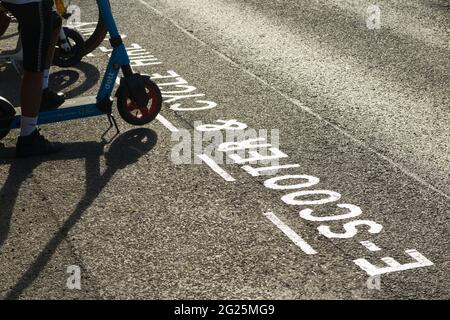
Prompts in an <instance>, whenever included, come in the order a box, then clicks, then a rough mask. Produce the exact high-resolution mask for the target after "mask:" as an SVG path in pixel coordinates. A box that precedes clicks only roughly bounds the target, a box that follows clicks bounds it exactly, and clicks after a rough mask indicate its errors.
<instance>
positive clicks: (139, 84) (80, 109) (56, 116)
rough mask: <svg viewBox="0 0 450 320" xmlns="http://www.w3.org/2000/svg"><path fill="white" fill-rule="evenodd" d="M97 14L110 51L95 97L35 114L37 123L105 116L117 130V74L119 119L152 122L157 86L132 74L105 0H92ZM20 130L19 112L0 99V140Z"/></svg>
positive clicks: (158, 105) (157, 107)
mask: <svg viewBox="0 0 450 320" xmlns="http://www.w3.org/2000/svg"><path fill="white" fill-rule="evenodd" d="M96 1H97V3H98V6H99V9H100V14H101V15H102V17H103V20H104V21H105V23H106V25H107V28H108V31H109V35H110V40H109V41H110V43H111V46H112V48H113V51H112V54H111V58H110V60H109V63H108V67H107V69H106V72H105V75H104V78H103V80H102V83H101V86H100V89H99V92H98V94H97V96H96V97H95V96H93V97H82V98H76V99H71V100H67V101H66V103H65V104H64V105H63V106H61V107H60V108H59V109H57V110H52V111H47V112H41V113H39V120H38V121H39V122H38V124H47V123H55V122H62V121H68V120H74V119H82V118H89V117H95V116H100V115H106V116H107V117H108V120H109V123H110V128H111V127H113V126H115V128H116V130H117V132H119V128H118V126H117V123H116V121H115V119H114V116H113V113H112V105H113V99H112V98H111V95H112V93H113V90H114V85H115V83H116V80H117V77H118V75H119V71H120V70H122V74H123V77H122V78H121V80H120V85H119V88H118V89H117V91H116V93H115V97H116V98H117V108H118V111H119V114H120V116H121V117H122V118H123V119H124V120H125V121H126V122H128V123H130V124H132V125H138V126H141V125H145V124H147V123H149V122H151V121H153V120H154V119H155V118H156V116H157V115H158V113H159V112H160V111H161V105H162V97H161V91H160V90H159V88H158V86H157V85H156V84H155V83H154V82H153V81H152V80H151V79H150V77H149V76H146V75H141V74H139V73H134V72H133V70H132V68H131V66H130V59H129V57H128V53H127V50H126V48H125V45H124V44H123V42H122V38H121V37H120V34H119V31H118V29H117V25H116V22H115V20H114V16H113V13H112V11H111V7H110V5H109V2H108V1H107V0H96ZM19 127H20V110H19V109H17V110H16V109H15V108H14V107H13V106H12V104H11V103H10V102H8V101H7V100H6V99H4V98H2V97H0V140H1V139H3V138H4V137H6V136H7V135H8V133H9V131H10V130H11V129H16V128H19Z"/></svg>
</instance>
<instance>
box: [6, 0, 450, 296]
mask: <svg viewBox="0 0 450 320" xmlns="http://www.w3.org/2000/svg"><path fill="white" fill-rule="evenodd" d="M111 3H112V8H113V11H114V13H115V16H116V19H117V24H118V26H119V29H120V31H121V33H122V35H123V37H124V41H125V43H126V46H127V47H128V48H129V49H130V52H131V53H132V59H131V60H132V65H133V66H134V69H135V70H136V71H138V72H141V73H146V74H150V75H152V77H153V79H154V80H155V81H156V82H157V83H158V84H159V85H160V87H161V90H162V91H163V93H164V96H165V103H164V105H163V110H162V112H161V117H159V118H158V119H157V120H155V121H154V122H153V123H151V124H150V125H147V126H145V127H141V128H138V127H132V126H130V125H128V124H126V123H125V122H124V121H122V120H121V119H118V120H119V126H120V128H121V134H120V135H119V136H118V137H116V138H115V139H114V140H113V141H112V142H103V141H102V139H101V136H102V134H103V132H104V131H105V130H106V129H107V127H108V122H107V120H106V119H105V118H103V117H100V118H92V119H89V120H81V121H72V122H67V123H59V124H55V125H48V126H43V127H42V129H43V132H44V133H45V135H46V136H48V138H50V139H53V140H60V141H62V142H64V143H65V145H66V147H65V150H64V151H63V152H62V153H60V154H58V155H55V156H51V157H45V158H42V157H41V158H35V159H28V160H16V159H14V145H15V140H16V138H17V132H13V133H11V134H10V135H9V136H8V137H7V138H6V139H4V140H3V141H2V142H3V144H4V145H3V147H0V201H1V202H0V266H1V267H0V296H1V297H2V298H6V299H16V298H20V299H36V298H37V299H43V298H52V299H79V298H85V299H94V298H113V299H119V298H137V299H141V298H147V299H180V298H187V299H222V298H224V299H231V298H233V299H372V298H381V299H393V298H401V299H418V298H437V299H448V298H450V127H449V124H450V112H449V111H450V91H449V90H450V89H449V88H450V73H449V70H450V45H449V39H450V38H449V33H450V29H449V26H450V4H449V2H448V1H444V0H419V1H412V0H411V1H410V0H402V1H395V2H392V1H384V0H382V1H377V5H378V7H370V6H371V5H372V4H373V3H372V1H366V0H332V1H330V0H326V1H325V0H310V1H293V0H285V1H283V0H277V1H268V0H264V1H261V0H246V1H244V0H232V1H224V0H209V1H204V0H191V1H177V0H134V1H131V0H126V1H124V0H121V1H119V0H112V1H111ZM82 9H83V10H82V16H81V18H82V21H83V22H86V23H87V22H91V21H92V20H93V18H92V12H93V10H92V8H87V7H86V8H82ZM378 9H379V10H378ZM378 22H379V23H380V24H377V23H378ZM11 29H12V30H10V31H9V33H8V34H9V35H10V36H9V37H7V38H6V39H2V40H1V42H0V43H1V49H2V50H4V49H6V48H9V49H11V48H13V47H14V43H15V41H16V37H15V36H14V34H13V32H14V31H15V30H14V28H11ZM108 50H109V43H108V42H107V41H105V42H104V45H103V46H102V47H100V48H98V49H97V50H96V51H94V52H93V54H92V55H90V56H89V57H86V58H85V59H84V60H83V63H82V64H80V65H79V66H77V67H75V68H69V69H65V70H62V69H56V68H55V69H54V73H53V75H52V77H51V86H52V87H53V88H54V89H58V90H63V91H65V92H67V94H68V96H69V97H70V98H74V97H79V96H89V95H95V93H96V90H97V88H98V80H99V79H101V77H102V73H103V71H104V69H105V66H106V62H107V59H108V53H109V51H108ZM18 86H19V77H18V76H17V74H16V73H15V71H14V69H13V67H12V66H11V64H8V63H3V64H0V95H2V96H5V97H7V98H8V99H10V100H11V101H13V102H14V103H16V104H18ZM116 114H117V112H116ZM117 118H119V115H118V114H117ZM218 120H223V121H224V122H218ZM231 120H235V121H236V123H238V124H237V125H235V126H234V127H233V126H230V123H231V122H230V121H231ZM226 121H228V122H226ZM225 122H226V123H225ZM236 123H235V124H236ZM208 125H209V126H208ZM211 125H214V126H211ZM239 125H240V126H239ZM221 126H222V127H221ZM244 128H246V130H247V131H245V132H247V133H249V132H250V131H249V130H250V129H253V130H254V132H256V133H257V137H258V138H261V137H263V138H261V139H262V140H260V141H259V143H264V141H263V140H264V133H265V132H266V133H267V135H266V136H267V139H266V141H265V142H266V143H268V144H270V145H271V147H272V149H267V146H266V148H265V149H264V148H259V149H260V151H261V150H262V151H261V152H260V154H264V152H263V151H264V150H266V153H265V156H266V157H269V156H272V157H273V159H272V162H270V164H269V163H268V162H262V161H256V162H255V161H253V162H252V163H248V162H246V159H249V158H252V157H257V156H258V153H257V151H256V150H257V149H255V148H254V147H252V148H248V145H247V150H246V151H245V150H244V151H243V153H242V152H241V155H240V157H241V161H239V160H240V159H239V155H236V156H234V157H233V156H231V154H232V153H231V152H229V151H230V150H226V149H224V148H225V146H226V145H224V144H222V145H221V142H225V141H228V140H225V139H226V138H227V135H228V134H231V133H239V132H241V133H242V132H243V131H244ZM206 129H208V130H211V131H206V132H203V134H205V136H204V139H205V141H204V143H203V146H204V148H202V147H201V144H200V147H198V144H197V145H196V147H194V146H191V144H190V143H189V141H190V140H189V139H188V138H189V137H191V138H192V140H191V141H196V140H195V138H196V137H197V139H198V137H200V139H202V136H201V135H202V130H206ZM232 129H236V130H232ZM261 130H262V131H261ZM264 130H266V131H264ZM113 134H114V132H113V131H110V132H108V133H107V134H106V138H107V140H109V139H110V138H113ZM212 136H215V138H214V140H211V137H212ZM180 139H181V140H180ZM221 139H222V140H221ZM180 141H182V143H184V144H182V145H183V146H185V147H186V148H185V149H184V151H185V153H184V154H183V155H184V158H182V159H181V160H180V157H177V151H179V148H180ZM218 141H219V142H218ZM261 141H262V142H261ZM208 146H209V149H208ZM228 146H230V145H228ZM240 146H242V144H241V145H240ZM219 147H220V150H222V151H224V152H222V153H220V152H215V153H212V154H211V155H210V156H209V157H206V156H202V155H205V154H206V155H208V152H210V151H211V149H214V150H216V151H217V150H219ZM248 149H250V151H252V153H249V152H248V151H249V150H248ZM220 150H219V151H220ZM187 151H190V152H187ZM225 151H226V152H225ZM199 156H200V157H199ZM260 157H263V158H264V156H260ZM201 158H203V159H201ZM211 159H212V160H213V161H211ZM276 161H278V163H276ZM274 163H275V165H279V166H283V167H280V168H279V169H278V170H272V171H270V170H269V171H268V170H265V171H263V170H260V171H256V170H255V169H256V168H264V167H268V166H273V165H274ZM251 168H253V170H251ZM259 174H262V175H259ZM74 270H75V272H74V274H71V273H70V272H72V271H74ZM78 271H79V275H80V279H81V282H80V288H79V289H76V288H75V289H73V286H72V287H71V285H70V284H74V283H77V279H78V278H77V275H78ZM74 279H75V280H74ZM73 281H75V282H73ZM68 282H69V285H68Z"/></svg>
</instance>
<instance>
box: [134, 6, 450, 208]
mask: <svg viewBox="0 0 450 320" xmlns="http://www.w3.org/2000/svg"><path fill="white" fill-rule="evenodd" d="M139 2H140V3H141V4H142V5H144V6H145V7H147V8H148V9H150V10H152V11H153V12H155V13H156V14H157V15H159V16H160V17H161V18H162V19H163V20H166V21H167V22H169V23H171V24H172V25H174V26H175V27H176V28H177V29H179V30H180V31H181V32H183V33H184V34H186V35H187V36H188V37H190V38H192V39H194V40H195V41H197V42H198V43H200V44H201V45H203V46H204V47H206V48H208V49H209V50H211V51H212V52H214V53H216V54H217V55H218V56H220V57H221V58H223V59H224V60H226V61H228V62H229V63H230V64H232V65H233V66H235V67H236V68H238V69H240V70H241V71H242V72H244V73H246V74H248V75H249V76H251V77H252V78H254V79H255V80H257V81H258V82H260V83H262V84H263V85H264V86H266V87H268V88H270V89H271V90H273V91H274V92H276V93H278V94H279V95H280V96H282V97H283V98H285V99H286V100H288V101H290V102H291V103H292V104H294V105H296V106H297V107H299V108H301V109H302V110H303V111H305V112H307V113H308V114H310V115H311V116H313V117H315V118H316V119H317V120H319V121H322V122H324V123H325V124H326V125H328V126H330V127H332V128H333V129H335V130H336V131H338V132H339V133H341V134H343V135H344V136H346V137H347V138H349V139H350V140H352V141H353V142H355V143H356V144H358V145H360V146H362V147H364V148H365V149H366V150H368V151H370V152H372V153H373V154H375V155H377V156H378V157H380V158H381V159H382V160H384V161H386V162H388V163H389V164H390V165H392V166H393V167H395V168H397V169H399V170H400V171H401V172H403V173H404V174H405V175H407V176H409V177H410V178H412V179H414V180H416V181H417V182H419V183H420V184H422V185H423V186H425V187H427V188H429V189H431V190H433V191H435V192H437V193H438V194H440V195H441V196H443V197H444V198H446V199H447V200H450V195H449V194H447V193H445V192H444V191H442V190H440V189H439V188H437V187H435V186H434V185H432V184H431V183H429V182H427V181H425V180H424V179H423V178H421V177H420V176H419V175H417V174H415V173H414V172H411V171H410V170H409V169H406V168H405V167H404V166H402V165H401V164H399V163H396V162H395V161H394V160H392V159H391V158H389V157H387V156H385V155H384V154H382V153H381V152H379V151H377V150H376V149H374V148H372V147H371V146H369V145H368V144H367V143H365V142H364V141H362V140H361V139H359V138H357V137H355V136H353V135H352V134H351V133H350V132H348V131H347V130H345V129H343V128H341V127H339V126H338V125H335V124H334V123H332V122H331V121H328V120H326V119H325V118H323V117H322V116H321V115H319V114H318V113H316V112H314V111H313V110H311V108H309V107H307V106H305V105H304V104H303V103H302V102H301V101H299V100H297V99H295V98H292V97H290V96H289V95H287V94H286V93H284V92H282V91H280V90H279V89H277V88H275V87H274V86H273V85H271V84H270V83H269V82H267V81H266V80H264V79H262V78H260V77H259V76H257V75H256V74H254V73H253V72H251V71H250V70H248V69H245V68H244V67H242V66H241V65H239V64H238V63H237V62H235V61H234V60H232V59H231V58H230V57H228V56H227V55H225V54H224V53H222V52H220V51H219V50H217V49H215V48H213V47H212V46H210V45H209V44H208V43H206V42H205V41H203V40H202V39H200V38H198V37H196V36H195V35H193V34H192V33H190V32H189V31H187V30H186V29H185V28H183V27H182V26H181V25H179V24H178V23H177V22H176V21H175V20H173V19H171V18H169V17H167V16H165V15H164V14H163V13H162V12H161V11H159V10H158V9H156V8H154V7H152V6H151V5H150V4H149V3H147V2H145V1H144V0H139Z"/></svg>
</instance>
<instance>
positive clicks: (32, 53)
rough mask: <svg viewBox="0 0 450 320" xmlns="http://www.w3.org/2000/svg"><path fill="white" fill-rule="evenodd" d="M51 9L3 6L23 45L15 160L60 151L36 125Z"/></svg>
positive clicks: (47, 3)
mask: <svg viewBox="0 0 450 320" xmlns="http://www.w3.org/2000/svg"><path fill="white" fill-rule="evenodd" d="M52 6H53V1H52V0H43V1H42V2H32V3H28V4H22V5H17V4H15V5H13V4H10V3H7V4H6V7H7V9H8V10H9V11H10V12H11V13H12V14H13V15H14V16H15V17H16V18H17V20H18V21H19V25H20V34H21V40H22V46H23V67H24V77H23V79H22V90H21V108H22V117H21V136H20V137H19V139H18V141H17V146H16V154H17V156H18V157H27V156H35V155H42V154H50V153H54V152H58V151H59V150H61V148H62V145H61V144H59V143H51V142H49V141H47V140H46V139H44V138H43V137H42V136H41V135H40V133H39V131H38V130H37V126H36V125H37V120H38V113H39V109H40V105H41V99H42V76H43V70H44V69H45V63H46V57H47V53H48V50H49V46H50V42H51V40H50V37H51V33H52V26H51V14H52Z"/></svg>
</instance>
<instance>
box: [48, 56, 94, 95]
mask: <svg viewBox="0 0 450 320" xmlns="http://www.w3.org/2000/svg"><path fill="white" fill-rule="evenodd" d="M74 69H75V70H74ZM81 73H83V74H84V75H85V77H84V81H83V82H82V83H81V84H79V85H77V86H75V87H73V85H74V84H75V83H76V82H77V81H78V80H79V79H80V74H81ZM99 80H100V71H99V70H98V69H97V67H96V66H94V65H92V64H90V63H86V62H80V63H79V64H78V65H76V66H73V67H71V69H63V70H59V71H56V72H52V73H51V74H50V78H49V82H50V86H51V88H52V89H53V90H55V91H62V92H64V94H65V95H66V98H67V99H72V98H75V97H80V96H83V95H84V93H86V92H87V91H89V90H90V89H92V88H94V87H95V86H96V85H97V84H98V82H99Z"/></svg>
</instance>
